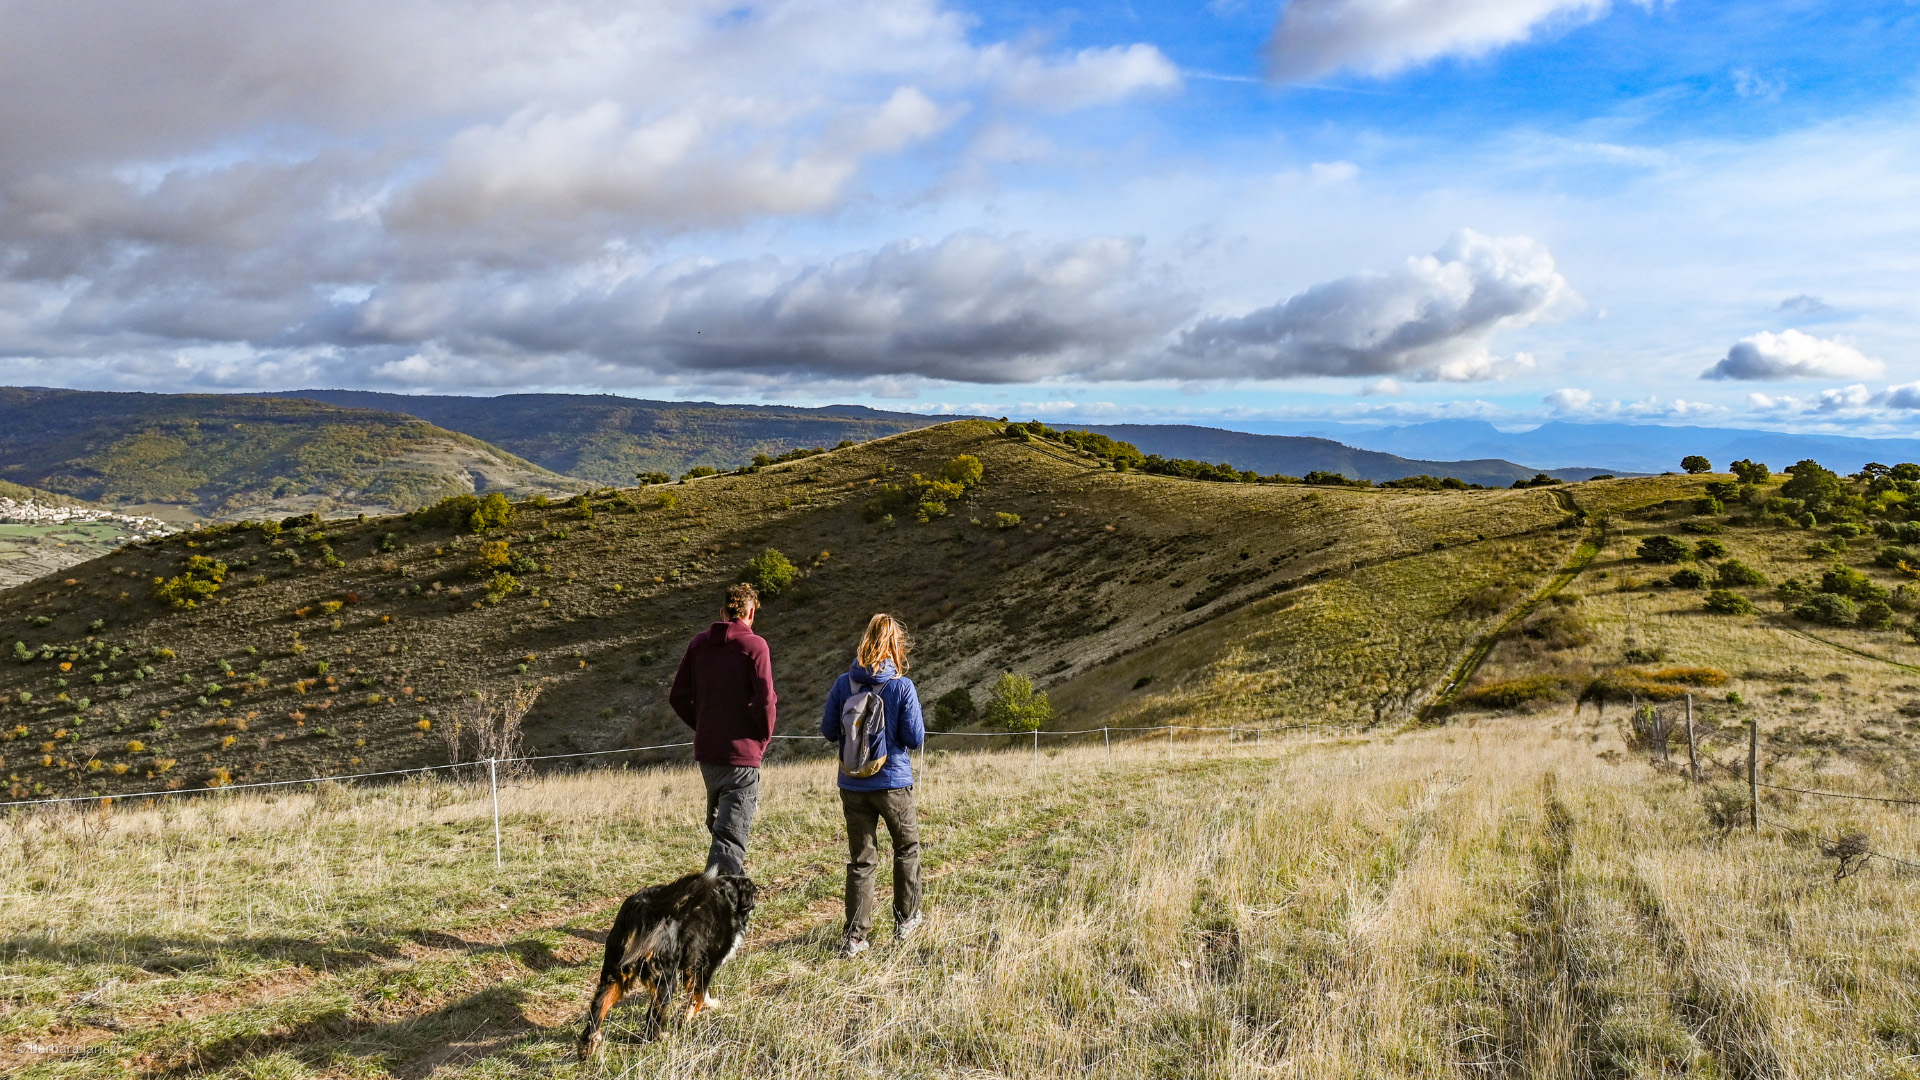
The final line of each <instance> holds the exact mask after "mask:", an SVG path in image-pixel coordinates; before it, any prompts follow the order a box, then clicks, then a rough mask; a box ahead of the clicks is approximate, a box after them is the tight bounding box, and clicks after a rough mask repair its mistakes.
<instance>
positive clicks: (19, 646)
mask: <svg viewBox="0 0 1920 1080" xmlns="http://www.w3.org/2000/svg"><path fill="white" fill-rule="evenodd" d="M13 658H14V659H15V660H18V661H20V662H21V663H23V664H31V663H33V650H32V649H29V648H27V643H26V642H24V641H16V642H14V643H13Z"/></svg>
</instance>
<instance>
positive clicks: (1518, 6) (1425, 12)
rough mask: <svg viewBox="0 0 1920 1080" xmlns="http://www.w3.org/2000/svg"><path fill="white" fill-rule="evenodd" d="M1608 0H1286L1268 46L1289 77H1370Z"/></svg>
mask: <svg viewBox="0 0 1920 1080" xmlns="http://www.w3.org/2000/svg"><path fill="white" fill-rule="evenodd" d="M1608 6H1609V0H1292V2H1291V3H1288V4H1287V6H1286V7H1285V8H1284V9H1282V10H1281V13H1280V22H1279V25H1278V26H1277V27H1275V29H1274V34H1273V40H1272V41H1271V42H1269V43H1268V45H1267V63H1268V70H1269V71H1270V72H1271V74H1272V75H1273V77H1274V78H1276V79H1282V80H1287V81H1298V80H1301V79H1310V78H1313V77H1315V76H1319V75H1325V74H1328V73H1330V72H1334V71H1340V70H1348V71H1355V72H1359V73H1360V74H1363V75H1371V76H1375V77H1381V76H1387V75H1392V74H1395V73H1396V72H1400V71H1404V70H1406V69H1407V68H1411V67H1416V66H1418V65H1420V64H1424V63H1427V62H1429V61H1432V60H1437V59H1440V58H1441V57H1447V56H1466V57H1474V56H1482V55H1485V54H1486V53H1489V52H1492V51H1493V50H1495V49H1498V48H1501V47H1503V46H1506V45H1513V44H1516V43H1518V42H1522V41H1525V40H1527V39H1528V38H1530V37H1532V36H1533V34H1534V32H1535V31H1536V30H1538V29H1540V28H1541V27H1542V26H1543V25H1548V24H1572V23H1577V22H1582V21H1585V20H1588V19H1595V18H1599V17H1600V16H1601V15H1604V14H1606V11H1607V8H1608Z"/></svg>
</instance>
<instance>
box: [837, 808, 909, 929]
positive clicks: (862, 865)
mask: <svg viewBox="0 0 1920 1080" xmlns="http://www.w3.org/2000/svg"><path fill="white" fill-rule="evenodd" d="M840 810H841V812H842V813H843V814H845V815H846V819H847V856H848V858H847V937H849V938H855V939H858V940H860V941H865V940H866V939H867V935H868V934H869V933H871V932H872V931H873V878H874V871H876V870H877V869H879V866H880V822H882V821H885V822H886V823H887V836H888V837H889V838H890V839H891V840H892V841H893V922H894V925H895V926H898V925H899V924H901V923H903V922H906V921H907V920H908V919H911V918H913V916H914V915H915V914H917V913H918V912H919V911H920V823H919V821H918V820H917V819H916V818H915V817H914V813H913V789H912V788H910V787H904V788H893V789H891V790H888V791H848V790H846V789H845V788H841V789H840Z"/></svg>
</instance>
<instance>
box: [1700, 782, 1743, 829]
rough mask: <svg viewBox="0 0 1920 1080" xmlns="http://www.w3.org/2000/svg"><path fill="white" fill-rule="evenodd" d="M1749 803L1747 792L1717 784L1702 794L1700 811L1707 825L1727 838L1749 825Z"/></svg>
mask: <svg viewBox="0 0 1920 1080" xmlns="http://www.w3.org/2000/svg"><path fill="white" fill-rule="evenodd" d="M1748 805H1749V804H1748V802H1747V796H1746V793H1745V792H1742V791H1741V790H1740V789H1738V788H1735V787H1731V786H1728V785H1722V784H1715V785H1714V786H1712V787H1710V788H1708V789H1707V790H1705V791H1703V792H1701V793H1700V809H1701V810H1702V811H1704V812H1705V813H1706V816H1707V824H1708V825H1710V826H1712V827H1713V828H1714V829H1715V830H1717V831H1718V832H1719V833H1720V835H1721V836H1726V835H1727V834H1728V833H1731V832H1732V831H1733V830H1735V829H1737V828H1739V827H1740V826H1742V825H1745V824H1746V823H1747V818H1748V814H1749V811H1748Z"/></svg>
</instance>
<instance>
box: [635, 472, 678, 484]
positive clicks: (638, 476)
mask: <svg viewBox="0 0 1920 1080" xmlns="http://www.w3.org/2000/svg"><path fill="white" fill-rule="evenodd" d="M633 478H634V479H635V480H638V481H639V482H640V483H642V484H664V483H667V482H668V481H671V480H672V479H673V477H671V476H668V475H667V474H666V473H663V472H643V473H634V474H633Z"/></svg>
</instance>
